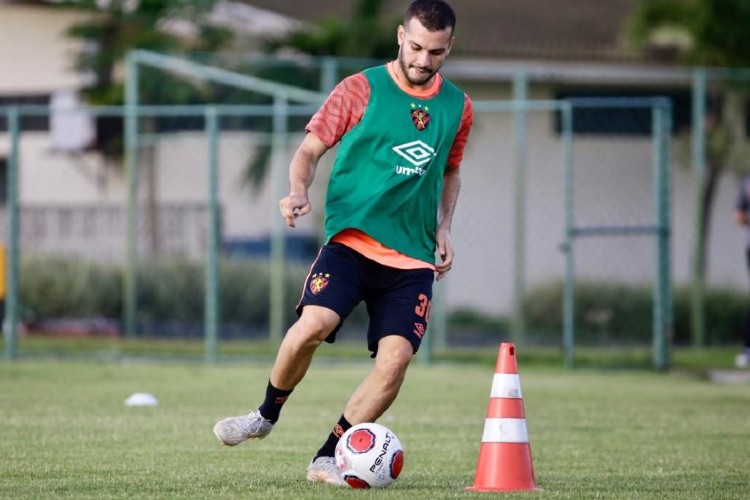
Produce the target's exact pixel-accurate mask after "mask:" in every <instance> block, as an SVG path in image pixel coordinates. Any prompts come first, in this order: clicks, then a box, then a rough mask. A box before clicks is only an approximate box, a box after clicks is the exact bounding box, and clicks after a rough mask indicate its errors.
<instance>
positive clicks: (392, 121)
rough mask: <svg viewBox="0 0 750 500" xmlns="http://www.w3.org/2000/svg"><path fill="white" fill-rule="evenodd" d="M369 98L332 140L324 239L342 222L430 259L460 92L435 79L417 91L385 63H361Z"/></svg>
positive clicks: (459, 112)
mask: <svg viewBox="0 0 750 500" xmlns="http://www.w3.org/2000/svg"><path fill="white" fill-rule="evenodd" d="M364 75H365V77H366V78H367V80H368V83H369V85H370V98H369V101H368V103H367V108H366V110H365V113H364V115H363V117H362V120H361V121H360V122H359V123H358V124H357V125H355V126H354V127H353V128H352V129H351V130H350V131H349V132H348V133H346V134H344V136H343V137H342V138H341V142H340V144H339V149H338V152H337V156H336V161H335V163H334V165H333V170H332V172H331V178H330V182H329V185H328V193H327V198H326V217H325V231H326V240H327V241H330V239H331V238H333V237H334V236H335V235H336V234H338V233H339V232H341V231H343V230H344V229H347V228H355V229H359V230H360V231H362V232H364V233H366V234H368V235H369V236H371V237H372V238H374V239H375V240H377V241H378V242H380V243H382V244H383V245H385V246H387V247H389V248H392V249H394V250H396V251H398V252H401V253H402V254H404V255H407V256H409V257H412V258H415V259H419V260H421V261H424V262H428V263H430V264H434V262H435V245H436V244H435V232H436V231H437V216H438V213H437V212H438V205H439V202H440V194H441V192H442V187H443V172H444V170H445V168H446V164H447V160H448V155H449V153H450V150H451V146H452V145H453V141H454V139H455V137H456V133H457V132H458V129H459V126H460V124H461V116H462V113H463V106H464V93H463V92H462V91H461V90H460V89H459V88H458V87H456V86H455V85H453V84H452V83H450V82H449V81H447V80H446V79H443V83H442V86H441V88H440V91H439V92H438V93H437V94H436V95H434V96H433V97H431V98H428V99H420V98H417V97H413V96H411V95H409V94H407V93H406V92H404V91H403V90H401V89H400V88H399V87H398V85H397V84H396V82H394V81H393V79H392V78H391V76H390V75H389V73H388V70H387V68H386V67H385V66H379V67H376V68H371V69H368V70H365V71H364Z"/></svg>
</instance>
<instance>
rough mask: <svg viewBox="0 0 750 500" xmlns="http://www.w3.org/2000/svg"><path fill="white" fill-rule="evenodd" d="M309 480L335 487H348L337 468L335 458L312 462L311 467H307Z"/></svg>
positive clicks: (316, 459)
mask: <svg viewBox="0 0 750 500" xmlns="http://www.w3.org/2000/svg"><path fill="white" fill-rule="evenodd" d="M307 480H308V481H313V482H315V483H328V484H333V485H335V486H344V485H346V482H345V481H344V478H343V476H342V475H341V470H340V469H339V468H338V466H336V459H334V458H333V457H318V458H315V459H313V460H311V461H310V465H308V466H307Z"/></svg>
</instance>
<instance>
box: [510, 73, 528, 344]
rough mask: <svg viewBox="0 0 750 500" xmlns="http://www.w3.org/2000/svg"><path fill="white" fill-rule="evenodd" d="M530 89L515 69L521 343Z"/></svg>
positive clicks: (517, 326) (516, 324) (521, 333)
mask: <svg viewBox="0 0 750 500" xmlns="http://www.w3.org/2000/svg"><path fill="white" fill-rule="evenodd" d="M528 90H529V80H528V76H527V74H526V73H525V72H523V71H518V72H516V73H515V75H514V76H513V104H514V111H513V118H514V130H515V153H516V172H515V175H516V182H515V184H516V189H515V200H514V206H515V236H514V242H515V251H514V266H513V272H514V281H513V283H514V299H515V307H514V309H515V310H514V317H513V340H514V342H516V343H517V344H523V340H524V337H525V336H526V167H527V163H528V161H527V153H528V149H527V148H528V146H527V130H526V113H527V111H526V98H527V95H528Z"/></svg>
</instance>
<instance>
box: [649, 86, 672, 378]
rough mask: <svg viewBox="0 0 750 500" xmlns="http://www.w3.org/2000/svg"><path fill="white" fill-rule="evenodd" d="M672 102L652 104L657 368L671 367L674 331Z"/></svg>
mask: <svg viewBox="0 0 750 500" xmlns="http://www.w3.org/2000/svg"><path fill="white" fill-rule="evenodd" d="M671 114H672V106H671V103H670V102H669V101H666V100H665V101H664V102H661V103H657V104H655V105H654V107H653V108H652V117H653V119H652V127H653V130H652V136H653V154H654V160H653V165H654V177H655V179H654V181H655V182H654V208H655V214H654V215H655V219H656V220H655V222H656V226H657V228H658V230H657V245H656V247H657V252H656V259H657V262H656V272H657V279H656V280H655V283H654V318H653V320H654V327H653V329H654V331H653V365H654V368H656V369H657V370H666V369H668V368H669V340H670V339H671V336H672V335H671V332H672V292H671V289H672V283H671V258H670V240H671V234H670V233H671V210H670V204H671V196H670V191H671V161H670V155H669V143H670V140H669V139H670V135H671V129H672V125H671V121H672V120H671Z"/></svg>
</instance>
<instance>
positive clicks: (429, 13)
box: [404, 0, 456, 32]
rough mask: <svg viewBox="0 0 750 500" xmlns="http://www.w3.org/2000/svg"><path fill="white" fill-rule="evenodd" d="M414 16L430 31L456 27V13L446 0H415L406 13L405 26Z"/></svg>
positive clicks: (453, 29) (452, 29)
mask: <svg viewBox="0 0 750 500" xmlns="http://www.w3.org/2000/svg"><path fill="white" fill-rule="evenodd" d="M414 17H416V18H417V19H418V20H419V22H420V23H422V25H423V26H424V27H425V28H427V29H428V30H429V31H442V30H444V29H446V28H450V29H451V32H453V31H455V29H456V13H455V12H453V8H452V7H451V6H450V5H448V2H446V1H444V0H414V1H413V2H412V3H411V5H409V7H408V8H407V9H406V13H405V14H404V26H406V24H407V23H408V22H409V21H410V20H411V19H412V18H414Z"/></svg>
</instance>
